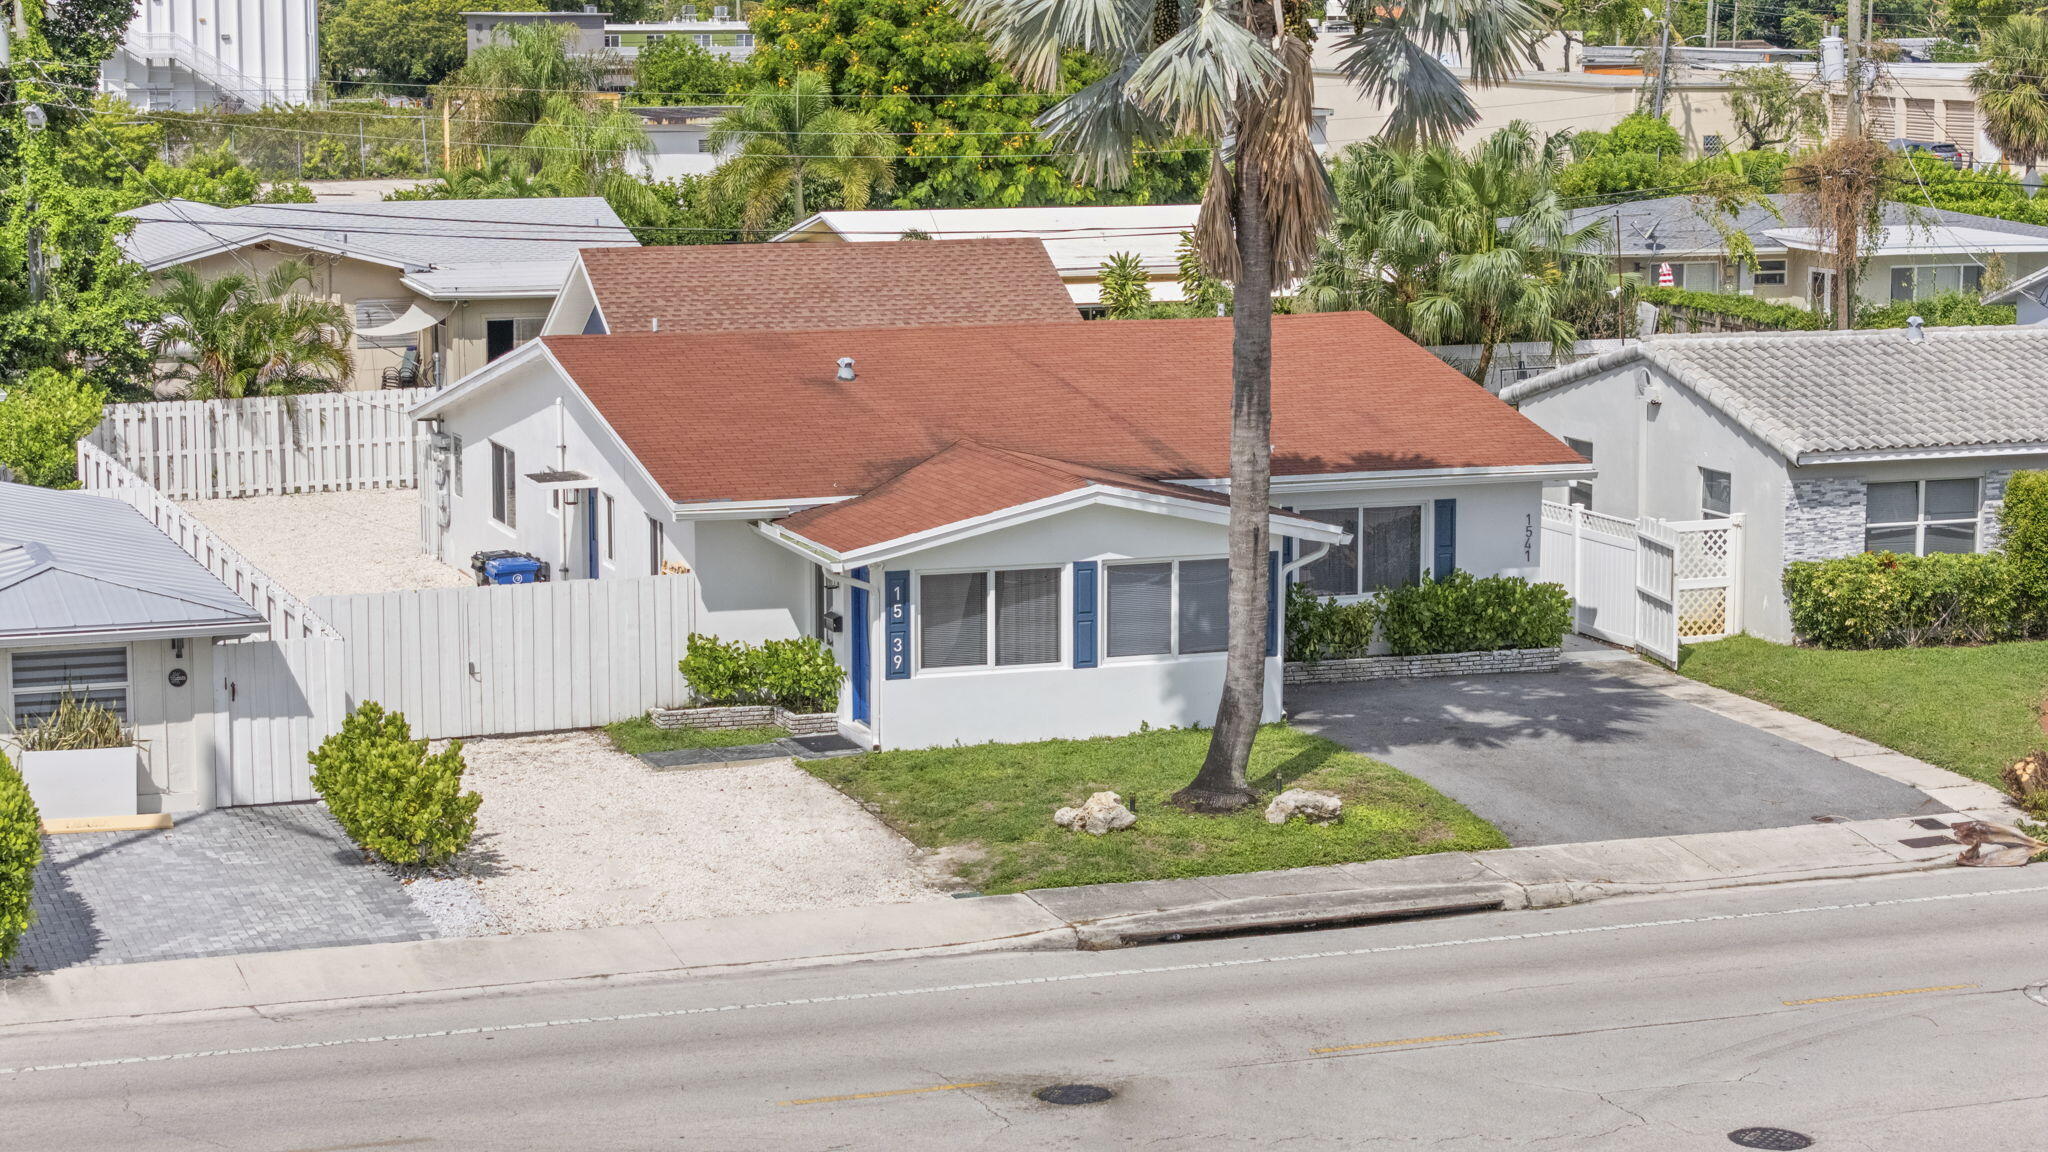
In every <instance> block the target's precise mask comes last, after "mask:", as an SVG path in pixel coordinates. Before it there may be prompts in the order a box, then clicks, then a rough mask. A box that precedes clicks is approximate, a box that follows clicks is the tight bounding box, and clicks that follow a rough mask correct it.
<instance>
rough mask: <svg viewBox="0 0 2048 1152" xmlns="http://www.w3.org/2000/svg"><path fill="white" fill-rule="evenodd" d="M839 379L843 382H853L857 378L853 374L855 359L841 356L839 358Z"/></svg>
mask: <svg viewBox="0 0 2048 1152" xmlns="http://www.w3.org/2000/svg"><path fill="white" fill-rule="evenodd" d="M839 378H840V379H841V380H852V379H854V378H855V377H854V374H853V357H851V356H841V357H840V358H839Z"/></svg>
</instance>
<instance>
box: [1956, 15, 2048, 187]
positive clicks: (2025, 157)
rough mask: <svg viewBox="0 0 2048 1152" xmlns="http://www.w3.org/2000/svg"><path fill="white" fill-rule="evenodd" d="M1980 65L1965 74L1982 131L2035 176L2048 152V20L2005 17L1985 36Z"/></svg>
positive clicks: (2028, 173) (2031, 16)
mask: <svg viewBox="0 0 2048 1152" xmlns="http://www.w3.org/2000/svg"><path fill="white" fill-rule="evenodd" d="M1983 50H1984V66H1983V67H1981V68H1979V69H1977V71H1975V72H1973V73H1971V75H1970V91H1971V92H1973V93H1975V94H1976V96H1977V108H1978V111H1979V112H1980V113H1981V114H1982V115H1983V117H1984V135H1986V136H1988V137H1990V138H1991V142H1992V143H1993V144H1996V145H1998V150H1999V151H2000V152H2001V153H2003V154H2004V155H2005V158H2006V159H2008V160H2011V161H2013V162H2015V163H2017V164H2019V165H2020V167H2022V168H2024V169H2026V174H2027V175H2028V176H2030V177H2031V176H2032V175H2033V174H2034V166H2035V165H2036V164H2038V163H2039V162H2040V160H2041V157H2042V156H2043V155H2048V20H2043V19H2042V18H2041V17H2040V16H2036V15H2031V14H2021V15H2017V16H2013V17H2010V18H2008V19H2006V20H2005V21H2003V22H2001V23H2000V24H1999V25H1998V26H1997V27H1996V28H1993V29H1992V30H1991V32H1990V34H1989V35H1987V36H1986V37H1985V38H1984V44H1983Z"/></svg>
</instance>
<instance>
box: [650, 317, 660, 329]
mask: <svg viewBox="0 0 2048 1152" xmlns="http://www.w3.org/2000/svg"><path fill="white" fill-rule="evenodd" d="M647 330H648V331H649V332H659V331H661V317H659V316H656V317H654V318H653V319H652V320H649V321H648V322H647Z"/></svg>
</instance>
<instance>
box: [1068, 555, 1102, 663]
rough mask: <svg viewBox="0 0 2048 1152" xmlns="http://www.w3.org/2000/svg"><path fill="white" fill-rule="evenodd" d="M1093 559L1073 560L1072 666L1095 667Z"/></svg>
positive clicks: (1094, 569)
mask: <svg viewBox="0 0 2048 1152" xmlns="http://www.w3.org/2000/svg"><path fill="white" fill-rule="evenodd" d="M1099 569H1100V566H1099V565H1097V564H1096V562H1095V561H1093V560H1076V561H1074V667H1076V668H1093V667H1095V635H1096V633H1095V605H1096V593H1095V579H1096V573H1097V571H1098V570H1099Z"/></svg>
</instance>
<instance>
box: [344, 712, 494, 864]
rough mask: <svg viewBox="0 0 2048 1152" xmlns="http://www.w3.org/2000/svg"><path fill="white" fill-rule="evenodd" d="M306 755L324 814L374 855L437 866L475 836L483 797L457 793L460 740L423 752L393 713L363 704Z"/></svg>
mask: <svg viewBox="0 0 2048 1152" xmlns="http://www.w3.org/2000/svg"><path fill="white" fill-rule="evenodd" d="M308 759H309V760H311V761H312V763H313V787H314V788H316V789H318V790H319V792H320V796H321V798H322V799H324V800H326V801H327V809H328V811H330V812H332V813H334V818H335V820H336V821H338V822H339V823H340V824H341V827H342V830H343V831H345V832H347V833H348V835H349V839H351V840H354V841H355V842H356V843H357V844H360V845H362V846H363V848H364V849H365V850H367V851H369V852H371V853H372V854H374V855H376V856H377V857H379V858H380V859H383V860H386V861H389V862H390V863H393V864H410V865H425V864H439V863H441V862H442V861H444V860H446V859H448V858H449V857H451V856H453V855H455V854H456V853H457V852H460V851H462V850H463V848H465V847H467V846H468V844H469V839H470V837H471V836H474V835H475V834H476V809H477V805H479V804H482V803H483V797H482V796H479V795H477V794H476V793H474V792H464V791H463V790H462V772H463V767H464V765H463V763H462V742H461V741H459V740H458V741H454V742H452V743H450V744H449V745H448V747H447V748H446V749H444V750H442V751H441V752H439V753H436V754H435V755H432V756H429V755H427V742H426V741H425V740H414V739H413V738H412V727H411V726H410V725H408V724H407V723H406V722H405V717H404V716H403V715H402V714H400V713H397V712H386V711H384V709H383V708H382V707H380V706H378V705H377V704H376V703H374V702H370V701H365V702H364V703H363V704H361V705H360V706H358V707H357V708H356V710H355V711H354V712H351V713H349V715H348V718H347V719H346V720H343V721H342V724H341V731H339V732H337V733H335V734H334V735H332V736H329V737H328V738H327V739H326V740H324V741H322V742H321V744H320V747H319V748H318V749H316V750H314V752H313V754H312V755H311V756H309V757H308Z"/></svg>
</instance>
